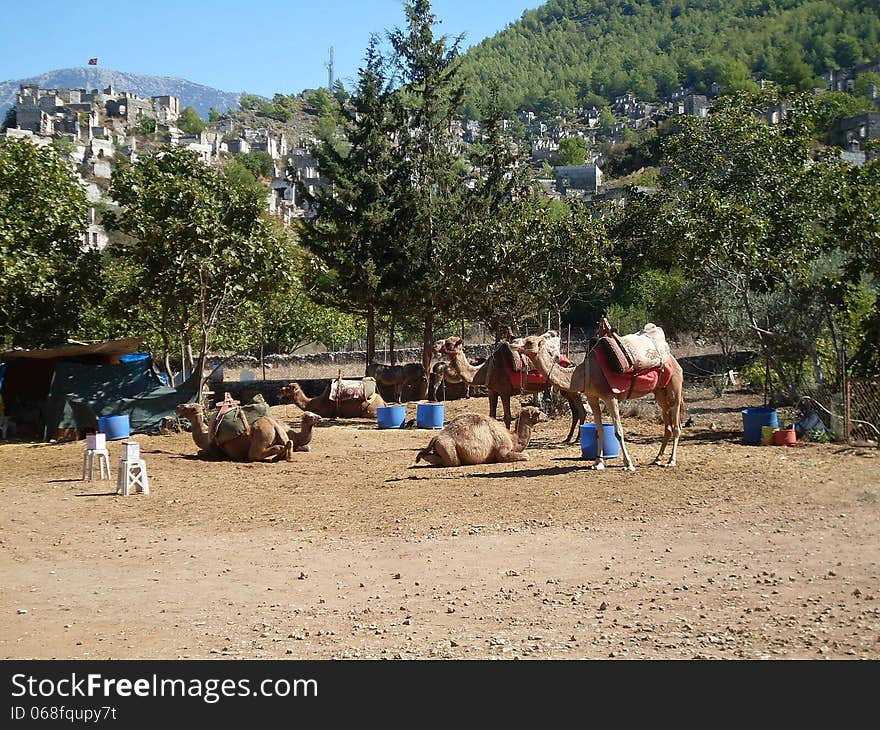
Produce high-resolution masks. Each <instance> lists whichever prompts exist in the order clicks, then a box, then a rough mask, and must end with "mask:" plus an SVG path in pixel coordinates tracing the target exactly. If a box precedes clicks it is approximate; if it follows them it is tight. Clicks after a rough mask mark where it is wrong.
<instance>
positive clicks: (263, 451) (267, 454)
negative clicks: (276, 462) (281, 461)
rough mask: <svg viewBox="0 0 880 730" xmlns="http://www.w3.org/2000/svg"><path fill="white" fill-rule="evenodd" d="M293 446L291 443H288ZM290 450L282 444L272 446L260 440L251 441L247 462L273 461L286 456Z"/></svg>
mask: <svg viewBox="0 0 880 730" xmlns="http://www.w3.org/2000/svg"><path fill="white" fill-rule="evenodd" d="M288 443H290V444H291V446H292V445H293V444H292V442H288ZM289 452H290V449H289V448H288V447H287V446H285V445H283V444H276V445H274V446H272V445H267V444H266V443H265V442H263V441H261V440H260V439H251V446H250V448H249V449H248V461H263V459H270V458H271V459H275V458H280V457H282V456H285V457H286V456H287V454H288V453H289Z"/></svg>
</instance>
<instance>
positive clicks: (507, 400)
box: [501, 395, 513, 430]
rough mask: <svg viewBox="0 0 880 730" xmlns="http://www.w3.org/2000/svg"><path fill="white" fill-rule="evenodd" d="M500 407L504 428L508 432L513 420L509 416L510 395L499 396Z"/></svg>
mask: <svg viewBox="0 0 880 730" xmlns="http://www.w3.org/2000/svg"><path fill="white" fill-rule="evenodd" d="M501 406H502V407H503V408H504V428H506V429H508V430H510V422H511V421H512V420H513V418H512V417H511V415H510V395H502V396H501Z"/></svg>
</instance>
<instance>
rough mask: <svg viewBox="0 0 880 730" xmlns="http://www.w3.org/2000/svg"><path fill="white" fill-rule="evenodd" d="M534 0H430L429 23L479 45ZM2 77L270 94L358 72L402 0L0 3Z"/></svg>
mask: <svg viewBox="0 0 880 730" xmlns="http://www.w3.org/2000/svg"><path fill="white" fill-rule="evenodd" d="M541 4H542V2H539V1H538V0H472V1H470V2H468V1H466V0H434V2H432V3H431V8H432V10H433V12H434V15H435V16H436V17H437V19H438V20H439V21H440V24H439V26H438V27H437V28H436V29H435V30H436V31H437V32H439V33H442V34H446V35H449V36H456V35H459V34H462V33H464V34H465V41H464V47H465V48H467V47H468V46H470V45H474V44H476V43H479V42H480V41H481V40H483V39H484V38H486V37H488V36H492V35H494V34H495V33H497V32H498V31H499V30H503V29H504V28H505V27H506V26H507V25H508V24H509V23H513V22H515V21H517V20H519V18H520V17H521V16H522V14H523V12H524V11H525V10H529V9H533V8H537V7H539V6H540V5H541ZM5 5H6V7H4V10H3V14H2V30H0V33H2V41H0V81H7V80H12V79H20V78H26V77H28V76H36V75H39V74H41V73H44V72H46V71H52V70H54V69H59V68H70V67H76V66H85V65H86V64H87V63H88V59H89V58H92V57H97V58H98V64H99V65H100V66H105V67H108V68H112V69H115V70H117V71H126V72H129V73H141V74H149V75H156V76H176V77H180V78H184V79H187V80H188V81H192V82H195V83H199V84H205V85H207V86H213V87H215V88H218V89H221V90H223V91H233V92H237V91H248V92H251V93H256V94H261V95H263V96H269V97H271V96H272V94H274V93H276V92H282V93H287V94H289V93H298V92H300V91H302V90H303V89H305V88H315V87H318V86H323V85H326V83H327V68H326V65H325V64H326V63H327V60H328V57H329V49H330V47H331V46H332V47H333V61H334V63H333V65H334V75H335V77H336V78H338V79H341V80H342V81H343V83H345V84H346V86H348V87H350V86H351V82H353V80H354V79H355V77H356V75H357V69H358V67H359V66H360V65H361V63H362V62H363V56H364V51H365V50H366V47H367V44H368V42H369V38H370V34H371V33H380V34H381V33H383V32H384V31H386V30H390V29H392V28H394V27H398V26H400V27H402V26H403V24H404V13H403V5H402V2H401V0H365V1H364V2H357V1H356V0H312V1H311V2H302V1H300V0H291V2H286V3H272V2H266V3H246V2H245V3H243V2H241V0H236V1H235V2H233V1H232V0H213V1H212V2H207V1H206V0H194V1H190V0H176V1H175V0H140V1H139V2H130V1H129V0H125V2H122V3H114V2H110V3H82V2H71V1H70V0H44V1H43V2H39V3H37V2H16V3H8V4H5Z"/></svg>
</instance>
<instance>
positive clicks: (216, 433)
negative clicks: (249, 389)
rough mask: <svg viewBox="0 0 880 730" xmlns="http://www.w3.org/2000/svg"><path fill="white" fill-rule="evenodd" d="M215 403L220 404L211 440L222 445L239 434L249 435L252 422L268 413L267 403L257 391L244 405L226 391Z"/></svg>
mask: <svg viewBox="0 0 880 730" xmlns="http://www.w3.org/2000/svg"><path fill="white" fill-rule="evenodd" d="M217 405H218V406H220V410H219V411H217V416H216V417H215V418H214V428H213V430H212V433H211V440H212V441H213V442H214V443H215V444H216V445H217V446H222V445H223V444H225V443H226V442H227V441H232V439H235V438H238V437H239V436H245V435H249V434H250V432H251V429H252V427H253V425H254V423H255V422H256V421H257V420H258V419H260V418H262V417H263V416H268V415H269V414H270V411H269V404H268V403H266V401H265V400H264V398H263V396H262V395H260V394H259V393H257V394H256V395H255V396H254V397H253V398H251V402H250V403H247V404H245V405H240V404H239V401H236V400H232V396H230V394H229V393H226V397H225V398H224V399H223V401H221V402H220V403H218V404H217Z"/></svg>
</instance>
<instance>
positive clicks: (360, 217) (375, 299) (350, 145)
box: [299, 37, 396, 362]
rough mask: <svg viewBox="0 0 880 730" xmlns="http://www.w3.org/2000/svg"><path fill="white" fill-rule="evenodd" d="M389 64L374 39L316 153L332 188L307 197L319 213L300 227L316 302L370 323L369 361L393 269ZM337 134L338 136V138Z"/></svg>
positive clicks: (337, 99) (368, 330)
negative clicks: (355, 82)
mask: <svg viewBox="0 0 880 730" xmlns="http://www.w3.org/2000/svg"><path fill="white" fill-rule="evenodd" d="M385 67H386V60H385V58H384V57H383V55H382V54H381V52H380V50H379V43H378V39H377V38H375V37H373V38H372V39H371V41H370V45H369V47H368V49H367V53H366V58H365V64H364V66H363V67H362V68H361V69H360V70H359V72H358V85H357V88H356V90H355V92H354V93H353V95H352V97H351V98H350V100H347V101H346V99H345V98H344V97H337V98H336V103H337V104H339V111H340V114H339V115H338V117H339V118H340V119H341V120H342V125H341V128H338V129H335V130H334V131H333V134H332V135H331V136H328V137H326V138H324V139H322V140H321V141H320V143H319V144H318V145H316V146H315V147H314V148H313V150H312V152H313V154H314V155H315V157H316V159H317V161H318V167H319V169H320V171H321V175H322V176H323V177H325V178H327V179H328V180H330V181H331V184H330V187H329V188H327V189H323V188H318V189H317V190H316V191H315V192H314V193H313V194H311V195H309V194H307V193H306V197H307V198H308V199H309V201H310V202H311V203H312V205H313V206H314V207H315V210H316V215H315V217H314V218H312V219H310V220H307V221H304V222H303V223H301V224H300V226H299V232H300V236H301V240H302V242H303V243H304V244H305V245H306V247H307V248H308V250H309V251H310V252H311V253H312V254H313V256H314V267H313V272H312V283H313V285H314V286H315V294H316V297H315V298H316V299H318V300H323V301H324V302H325V303H328V304H333V305H334V306H336V307H338V308H339V309H341V310H342V311H345V312H349V313H352V314H356V315H359V316H363V317H365V318H366V320H367V362H371V361H372V360H373V356H374V353H375V348H376V318H377V314H378V312H380V311H381V310H382V309H383V308H385V307H389V306H390V299H391V294H390V293H389V287H390V286H391V285H392V284H393V282H388V281H387V280H386V279H387V277H386V273H387V272H388V271H389V270H390V269H391V268H392V264H393V261H392V260H391V259H389V254H390V252H389V250H388V247H387V245H386V241H387V238H388V236H389V235H390V233H389V226H390V224H391V221H393V219H394V217H395V204H396V203H395V196H394V195H393V194H391V192H392V190H391V189H392V180H393V177H394V173H395V165H396V163H395V150H394V147H393V132H394V130H393V127H392V117H391V113H390V110H391V99H392V97H391V93H390V85H389V80H388V78H387V74H386V68H385ZM346 103H347V104H348V106H345V105H346ZM337 133H338V134H340V135H341V137H338V136H333V135H335V134H337ZM304 192H305V191H304Z"/></svg>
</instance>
